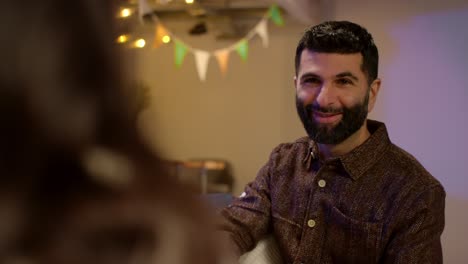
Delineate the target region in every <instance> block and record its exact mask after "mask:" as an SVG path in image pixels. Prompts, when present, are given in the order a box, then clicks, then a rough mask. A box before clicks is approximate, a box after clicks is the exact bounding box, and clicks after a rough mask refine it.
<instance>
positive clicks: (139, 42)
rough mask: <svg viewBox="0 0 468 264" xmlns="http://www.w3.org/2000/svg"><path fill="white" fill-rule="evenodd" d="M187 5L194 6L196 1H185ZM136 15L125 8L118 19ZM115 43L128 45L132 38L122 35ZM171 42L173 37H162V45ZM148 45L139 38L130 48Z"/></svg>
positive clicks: (130, 9)
mask: <svg viewBox="0 0 468 264" xmlns="http://www.w3.org/2000/svg"><path fill="white" fill-rule="evenodd" d="M161 1H162V2H164V3H169V2H171V1H172V0H161ZM185 3H186V4H187V5H192V4H194V3H195V0H185ZM135 13H136V10H134V9H132V8H128V7H124V8H121V9H120V11H119V14H118V17H119V18H120V19H127V18H129V17H131V16H132V15H134V14H135ZM115 41H116V42H117V43H119V44H124V43H128V42H129V41H130V36H129V35H128V34H122V35H120V36H118V37H117V38H116V40H115ZM169 42H171V36H170V35H169V34H166V35H164V36H162V43H164V44H168V43H169ZM146 45H147V43H146V40H145V39H144V38H138V39H136V40H133V43H132V44H131V45H130V46H131V47H134V48H144V47H145V46H146Z"/></svg>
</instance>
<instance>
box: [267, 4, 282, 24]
mask: <svg viewBox="0 0 468 264" xmlns="http://www.w3.org/2000/svg"><path fill="white" fill-rule="evenodd" d="M268 16H269V17H270V18H271V20H273V22H274V23H275V24H276V25H277V26H283V25H284V21H283V17H282V16H281V10H280V9H279V7H278V6H277V5H272V6H271V7H270V9H269V10H268Z"/></svg>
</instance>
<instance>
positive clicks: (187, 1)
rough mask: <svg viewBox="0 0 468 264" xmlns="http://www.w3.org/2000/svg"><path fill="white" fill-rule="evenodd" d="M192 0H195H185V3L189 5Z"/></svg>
mask: <svg viewBox="0 0 468 264" xmlns="http://www.w3.org/2000/svg"><path fill="white" fill-rule="evenodd" d="M193 2H195V0H185V3H187V4H189V5H191V4H193Z"/></svg>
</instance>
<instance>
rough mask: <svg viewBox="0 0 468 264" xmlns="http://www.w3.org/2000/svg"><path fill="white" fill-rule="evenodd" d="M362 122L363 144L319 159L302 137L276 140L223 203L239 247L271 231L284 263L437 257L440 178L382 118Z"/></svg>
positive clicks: (432, 259) (440, 227) (442, 194)
mask: <svg viewBox="0 0 468 264" xmlns="http://www.w3.org/2000/svg"><path fill="white" fill-rule="evenodd" d="M368 129H369V131H370V132H371V136H370V137H369V138H368V139H367V140H366V141H365V142H364V143H363V144H362V145H360V146H358V147H357V148H355V149H353V150H352V151H351V152H349V153H348V154H346V155H343V156H340V157H337V158H332V159H329V160H326V161H322V160H320V159H319V158H318V156H319V155H318V149H317V146H316V144H315V143H314V142H311V140H309V139H308V138H301V139H299V140H297V141H295V142H294V143H288V144H280V145H279V146H278V147H276V148H275V149H274V150H273V152H272V153H271V155H270V159H269V161H268V162H267V163H266V165H265V166H263V168H261V170H260V171H259V173H258V175H257V177H256V179H255V180H254V181H253V182H252V183H249V184H248V185H247V186H246V188H245V192H244V193H243V195H242V196H241V197H239V198H237V199H236V200H234V202H233V203H232V204H231V205H229V206H228V207H227V208H225V209H224V210H223V211H222V215H223V216H224V218H225V219H226V220H227V221H226V222H225V223H224V224H223V226H222V229H224V230H226V231H229V232H230V235H231V237H232V239H233V241H234V242H235V244H236V245H237V246H238V248H239V250H240V252H241V253H244V252H246V251H249V250H251V249H252V248H253V247H254V246H255V244H256V243H257V242H258V241H259V240H260V239H262V238H263V237H264V236H266V235H267V234H269V233H273V235H274V237H275V239H276V241H277V243H278V246H279V248H280V250H281V253H282V256H283V259H284V261H285V263H320V264H326V263H339V264H341V263H405V264H412V263H425V264H427V263H442V250H441V243H440V236H441V233H442V231H443V229H444V206H445V192H444V189H443V187H442V185H441V184H440V183H439V182H438V181H437V180H436V179H435V178H434V177H432V176H431V174H429V172H427V171H426V170H425V169H424V168H423V166H422V165H421V164H420V163H419V162H418V161H417V160H416V159H415V158H414V157H413V156H411V155H410V154H408V153H407V152H405V151H404V150H402V149H401V148H399V147H397V146H396V145H394V144H393V143H391V142H390V139H389V137H388V134H387V130H386V127H385V125H384V124H383V123H380V122H377V121H372V120H368Z"/></svg>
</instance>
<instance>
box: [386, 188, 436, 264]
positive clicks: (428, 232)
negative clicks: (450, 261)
mask: <svg viewBox="0 0 468 264" xmlns="http://www.w3.org/2000/svg"><path fill="white" fill-rule="evenodd" d="M444 210H445V191H444V189H443V188H442V186H440V185H437V186H435V187H432V188H430V189H429V190H427V191H425V192H424V193H422V194H421V195H419V196H418V197H417V199H416V200H415V201H414V202H413V203H411V204H410V205H409V206H408V207H407V208H405V211H404V213H403V214H404V215H403V216H402V220H401V222H400V223H399V224H398V228H397V230H395V232H394V237H393V239H392V240H391V241H390V244H389V246H388V247H387V249H386V252H385V253H384V259H383V261H381V262H382V263H405V264H416V263H421V264H423V263H424V264H430V263H434V264H435V263H442V247H441V243H440V236H441V234H442V231H443V229H444V219H445V215H444Z"/></svg>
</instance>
